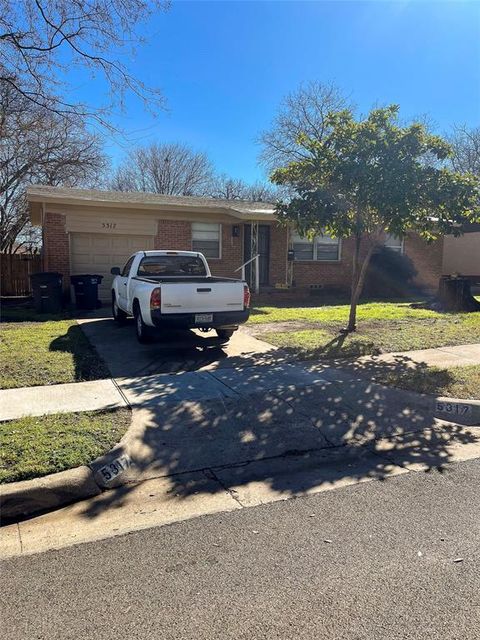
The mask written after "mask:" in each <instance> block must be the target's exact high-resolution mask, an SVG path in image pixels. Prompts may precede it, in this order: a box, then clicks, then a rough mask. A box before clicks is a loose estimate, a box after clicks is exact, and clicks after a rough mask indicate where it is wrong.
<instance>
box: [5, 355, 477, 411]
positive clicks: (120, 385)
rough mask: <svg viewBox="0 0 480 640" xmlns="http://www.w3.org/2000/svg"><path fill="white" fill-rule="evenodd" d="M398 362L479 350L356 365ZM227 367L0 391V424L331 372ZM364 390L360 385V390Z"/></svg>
mask: <svg viewBox="0 0 480 640" xmlns="http://www.w3.org/2000/svg"><path fill="white" fill-rule="evenodd" d="M277 353H278V352H277ZM399 359H401V360H402V361H403V363H404V365H405V366H406V367H408V366H414V365H415V364H416V363H425V364H427V365H429V366H439V367H448V366H466V365H472V364H480V344H468V345H461V346H455V347H439V348H436V349H424V350H419V351H403V352H396V353H386V354H383V355H380V356H363V357H361V358H359V359H358V362H359V363H367V362H385V363H393V362H396V361H398V360H399ZM227 362H228V361H225V362H224V363H223V365H224V366H222V367H219V368H218V369H209V370H201V371H197V372H192V371H189V372H184V373H177V374H156V375H147V376H138V377H133V378H117V379H116V380H115V381H113V380H110V379H108V380H94V381H91V382H76V383H70V384H59V385H47V386H42V387H22V388H20V389H4V390H0V421H2V420H14V419H16V418H20V417H22V416H27V415H29V416H40V415H44V414H46V413H58V412H74V411H93V410H100V409H112V408H115V407H123V406H126V405H128V404H129V405H131V406H132V407H140V406H146V405H149V404H152V403H153V404H157V406H158V405H160V404H163V403H164V402H168V403H171V402H174V403H179V402H186V401H197V402H198V401H201V400H208V399H212V398H228V397H230V398H231V397H236V398H238V397H239V396H241V395H249V393H252V392H259V391H261V392H269V391H274V390H280V391H282V390H285V389H292V388H295V387H305V386H315V385H316V384H321V383H324V382H325V381H326V380H325V375H327V376H329V377H330V379H331V377H332V374H333V372H334V371H335V368H334V367H332V366H329V365H328V363H325V364H319V365H316V366H315V365H313V364H312V363H311V362H310V363H302V362H298V363H285V362H282V361H281V360H279V359H278V357H277V356H275V355H272V356H269V354H263V361H262V362H261V363H260V364H256V365H251V366H242V364H241V361H240V360H235V359H233V362H232V364H234V363H235V366H230V367H228V366H226V364H227ZM357 384H358V383H357ZM368 384H369V383H368V381H366V382H365V386H367V385H368ZM345 395H348V393H347V394H345ZM345 399H346V398H345V396H344V397H343V400H344V401H345Z"/></svg>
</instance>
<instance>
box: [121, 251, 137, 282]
mask: <svg viewBox="0 0 480 640" xmlns="http://www.w3.org/2000/svg"><path fill="white" fill-rule="evenodd" d="M134 258H135V256H132V257H131V258H129V259H128V260H127V263H126V265H125V266H124V267H123V269H122V276H123V277H124V278H127V277H128V274H129V273H130V268H131V266H132V262H133V260H134Z"/></svg>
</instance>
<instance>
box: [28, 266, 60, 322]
mask: <svg viewBox="0 0 480 640" xmlns="http://www.w3.org/2000/svg"><path fill="white" fill-rule="evenodd" d="M62 280H63V275H62V274H61V273H56V272H53V271H42V272H40V273H32V275H31V276H30V281H31V283H32V291H33V301H34V304H35V311H37V312H38V313H60V311H61V310H62Z"/></svg>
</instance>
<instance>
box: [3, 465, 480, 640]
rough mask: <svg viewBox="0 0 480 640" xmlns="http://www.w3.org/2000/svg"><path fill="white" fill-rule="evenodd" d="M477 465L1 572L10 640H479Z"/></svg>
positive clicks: (23, 562)
mask: <svg viewBox="0 0 480 640" xmlns="http://www.w3.org/2000/svg"><path fill="white" fill-rule="evenodd" d="M479 488H480V460H478V459H477V460H472V461H469V462H462V463H454V464H450V465H447V466H446V467H445V468H444V469H443V471H442V472H439V471H430V472H429V473H425V472H414V473H408V474H405V475H400V476H396V477H393V478H391V479H388V480H385V481H372V482H368V483H365V484H358V485H355V486H351V487H345V488H342V489H338V490H333V491H327V492H324V493H320V494H317V495H314V496H309V497H302V498H297V499H290V500H287V501H284V502H275V503H271V504H268V505H262V506H258V507H252V508H249V509H242V510H239V511H234V512H230V513H221V514H216V515H210V516H203V517H200V518H196V519H193V520H189V521H185V522H180V523H176V524H173V525H169V526H164V527H157V528H153V529H148V530H144V531H141V532H136V533H131V534H128V535H125V536H119V537H117V538H111V539H108V540H103V541H98V542H92V543H88V544H83V545H78V546H75V547H70V548H66V549H62V550H59V551H49V552H46V553H43V554H38V555H33V556H24V557H16V558H12V559H10V560H6V561H4V562H3V563H2V564H1V565H0V568H1V583H2V589H1V599H2V605H1V613H0V615H1V627H0V630H1V633H2V636H3V637H4V638H8V639H9V640H20V639H22V640H26V639H28V640H32V639H37V640H38V639H42V640H43V639H45V640H47V639H48V640H55V639H61V640H68V639H70V638H72V639H73V638H75V640H78V638H82V640H90V639H92V640H93V639H95V640H98V639H99V638H101V639H104V638H108V639H110V638H132V639H133V638H135V639H136V638H138V639H142V640H150V639H152V640H153V639H155V640H166V639H173V638H175V639H183V638H192V639H193V638H194V639H195V640H202V639H204V638H208V639H211V638H219V639H222V640H225V639H230V638H232V639H233V638H235V639H257V638H258V639H260V638H285V639H287V638H288V639H297V638H309V639H310V638H311V639H314V638H315V639H327V638H328V640H332V639H333V640H336V639H339V640H340V639H342V640H343V639H348V640H364V639H365V640H366V639H371V640H383V639H385V640H387V639H388V640H397V639H402V640H404V639H417V638H418V639H420V638H421V639H422V640H423V639H425V638H428V639H429V640H433V639H435V638H439V639H440V638H441V639H442V640H449V639H458V640H474V639H475V640H478V638H480V490H479Z"/></svg>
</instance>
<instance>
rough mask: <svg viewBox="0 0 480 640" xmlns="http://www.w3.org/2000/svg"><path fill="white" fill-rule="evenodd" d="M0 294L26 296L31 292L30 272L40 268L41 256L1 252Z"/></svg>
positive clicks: (35, 271)
mask: <svg viewBox="0 0 480 640" xmlns="http://www.w3.org/2000/svg"><path fill="white" fill-rule="evenodd" d="M0 264H1V272H0V273H1V275H0V292H1V295H2V296H26V295H29V294H30V293H31V292H32V287H31V284H30V274H32V273H37V271H41V270H42V258H41V256H39V255H37V256H32V255H29V254H22V253H14V254H7V253H2V254H1V256H0Z"/></svg>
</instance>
